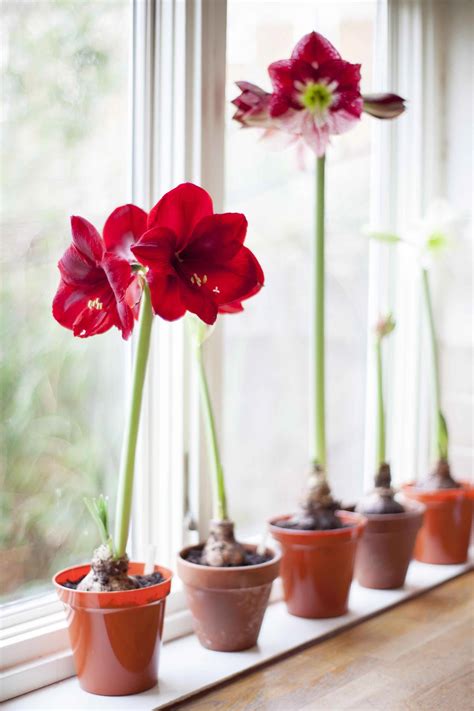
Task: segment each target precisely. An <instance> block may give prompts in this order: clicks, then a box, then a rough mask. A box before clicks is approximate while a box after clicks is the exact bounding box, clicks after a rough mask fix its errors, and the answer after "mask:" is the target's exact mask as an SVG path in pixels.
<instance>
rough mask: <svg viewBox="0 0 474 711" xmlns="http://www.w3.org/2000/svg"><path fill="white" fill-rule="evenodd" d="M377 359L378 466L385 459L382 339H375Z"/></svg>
mask: <svg viewBox="0 0 474 711" xmlns="http://www.w3.org/2000/svg"><path fill="white" fill-rule="evenodd" d="M375 359H376V367H377V467H380V465H381V464H384V463H385V461H386V459H385V456H386V454H385V407H384V401H383V371H382V339H381V338H377V339H376V340H375Z"/></svg>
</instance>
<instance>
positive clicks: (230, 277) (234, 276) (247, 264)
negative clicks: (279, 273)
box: [181, 247, 264, 305]
mask: <svg viewBox="0 0 474 711" xmlns="http://www.w3.org/2000/svg"><path fill="white" fill-rule="evenodd" d="M181 269H182V271H183V273H184V274H185V275H186V276H187V277H188V280H189V285H190V288H191V285H192V284H193V282H191V278H194V279H195V275H197V276H198V277H199V280H200V283H201V286H200V287H199V286H192V288H193V289H196V290H202V291H204V292H205V293H206V292H207V293H208V294H210V295H211V297H212V299H213V300H214V301H215V302H216V303H217V304H218V305H219V304H228V303H230V302H232V301H236V300H239V301H241V300H242V299H243V298H244V297H245V295H246V294H248V293H249V292H251V291H252V290H253V289H255V288H256V287H257V286H258V285H262V284H263V279H264V277H263V272H262V269H261V267H260V265H259V263H258V261H257V259H256V258H255V256H254V255H253V254H252V252H251V251H250V250H249V249H247V247H241V248H240V250H239V252H238V253H237V254H236V255H235V257H233V258H232V259H230V260H228V261H226V262H224V263H222V264H210V263H206V262H201V261H198V260H195V261H194V262H191V261H187V262H185V263H183V264H182V265H181ZM194 284H196V280H195V281H194Z"/></svg>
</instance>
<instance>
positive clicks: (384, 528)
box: [355, 501, 425, 590]
mask: <svg viewBox="0 0 474 711" xmlns="http://www.w3.org/2000/svg"><path fill="white" fill-rule="evenodd" d="M403 503H404V505H405V508H406V510H405V511H404V512H403V513H392V514H370V513H365V514H364V516H365V518H366V519H367V527H366V529H365V532H364V535H363V536H362V539H361V541H360V542H359V545H358V547H357V554H356V563H355V578H356V580H357V582H358V583H359V584H360V585H362V586H363V587H365V588H375V589H378V590H389V589H392V588H401V587H402V586H403V585H404V584H405V578H406V574H407V570H408V565H409V563H410V560H411V558H412V555H413V549H414V547H415V541H416V536H417V533H418V531H419V530H420V528H421V525H422V523H423V515H424V512H425V507H424V506H423V505H422V504H420V503H418V502H416V501H410V502H409V501H406V502H403Z"/></svg>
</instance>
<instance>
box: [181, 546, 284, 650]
mask: <svg viewBox="0 0 474 711" xmlns="http://www.w3.org/2000/svg"><path fill="white" fill-rule="evenodd" d="M201 547H202V546H201ZM192 548H195V546H192ZM244 548H245V549H246V550H247V551H250V552H252V553H255V550H256V546H251V545H244ZM189 550H190V548H184V550H182V551H181V553H180V554H179V555H178V562H177V567H178V575H179V577H180V578H181V580H182V581H183V583H184V589H185V591H186V600H187V603H188V607H189V609H190V610H191V615H192V619H193V627H194V631H195V633H196V635H197V638H198V639H199V641H200V643H201V644H202V646H203V647H206V648H207V649H213V650H215V651H217V652H240V651H242V650H243V649H249V648H250V647H253V646H254V645H255V644H256V643H257V639H258V635H259V633H260V628H261V626H262V622H263V616H264V614H265V610H266V609H267V604H268V598H269V597H270V591H271V588H272V583H273V581H274V580H275V578H276V577H278V572H279V568H280V557H281V556H280V554H279V553H275V552H274V551H272V550H270V549H269V548H267V549H266V553H267V554H270V555H272V556H273V557H272V559H271V560H269V561H267V562H266V563H259V564H258V565H242V566H235V567H229V568H215V567H212V566H209V565H199V564H197V563H191V562H189V561H187V560H186V555H187V553H188V551H189Z"/></svg>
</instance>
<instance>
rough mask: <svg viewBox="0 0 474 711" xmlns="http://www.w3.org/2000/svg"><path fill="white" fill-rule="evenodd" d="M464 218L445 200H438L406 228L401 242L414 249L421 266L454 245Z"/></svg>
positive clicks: (428, 263)
mask: <svg viewBox="0 0 474 711" xmlns="http://www.w3.org/2000/svg"><path fill="white" fill-rule="evenodd" d="M463 221H464V216H463V215H462V214H461V213H460V212H459V211H458V210H456V209H455V208H454V207H453V206H452V205H451V204H450V203H449V202H448V201H447V200H445V199H441V198H438V199H436V200H434V201H433V202H432V203H430V205H429V206H428V209H427V211H426V213H425V215H424V216H423V217H422V218H421V219H420V220H418V221H417V222H415V223H414V224H413V226H412V227H410V228H408V229H407V231H406V233H405V234H404V236H403V241H404V242H406V243H408V244H410V245H412V246H413V247H415V248H416V249H417V250H418V252H419V255H420V259H421V262H422V265H423V266H425V267H428V266H429V265H430V262H431V259H432V258H433V257H435V256H437V255H439V254H442V253H444V252H445V251H446V250H449V249H452V248H453V247H454V246H455V244H456V239H457V236H458V234H459V232H460V229H461V227H462V223H463Z"/></svg>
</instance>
